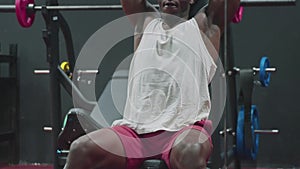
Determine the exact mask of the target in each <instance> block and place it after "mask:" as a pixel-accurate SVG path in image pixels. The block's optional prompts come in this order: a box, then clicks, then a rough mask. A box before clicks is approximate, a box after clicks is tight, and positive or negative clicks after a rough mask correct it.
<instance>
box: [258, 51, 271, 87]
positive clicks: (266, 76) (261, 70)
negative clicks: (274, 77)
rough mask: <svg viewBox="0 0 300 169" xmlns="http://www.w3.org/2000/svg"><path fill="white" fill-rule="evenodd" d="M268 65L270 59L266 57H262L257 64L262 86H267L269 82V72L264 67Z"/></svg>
mask: <svg viewBox="0 0 300 169" xmlns="http://www.w3.org/2000/svg"><path fill="white" fill-rule="evenodd" d="M269 67H270V61H269V59H268V58H267V57H265V56H264V57H262V58H261V60H260V65H259V80H260V82H261V84H262V86H263V87H268V86H269V83H270V78H271V73H270V72H267V71H266V69H267V68H269Z"/></svg>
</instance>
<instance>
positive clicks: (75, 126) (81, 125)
mask: <svg viewBox="0 0 300 169" xmlns="http://www.w3.org/2000/svg"><path fill="white" fill-rule="evenodd" d="M100 128H102V126H100V125H99V124H98V123H97V122H95V120H94V119H92V118H91V116H89V114H88V113H87V111H85V110H83V109H78V108H74V109H71V110H70V111H69V112H68V114H67V115H66V118H65V120H64V125H63V129H62V131H61V133H60V134H59V136H58V146H57V155H58V158H59V164H60V165H61V166H63V165H64V164H65V163H66V158H67V155H68V153H69V149H70V146H71V143H72V142H73V141H74V140H76V139H77V138H79V137H80V136H83V135H85V134H86V133H90V132H92V131H95V130H97V129H100ZM140 169H168V167H167V165H166V164H165V162H164V161H163V160H154V159H153V160H146V161H145V162H144V163H143V164H142V166H141V167H140Z"/></svg>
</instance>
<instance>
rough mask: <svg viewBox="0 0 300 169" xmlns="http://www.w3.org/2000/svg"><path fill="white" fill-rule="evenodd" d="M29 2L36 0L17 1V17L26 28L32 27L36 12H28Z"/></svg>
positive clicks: (32, 2)
mask: <svg viewBox="0 0 300 169" xmlns="http://www.w3.org/2000/svg"><path fill="white" fill-rule="evenodd" d="M29 4H34V0H16V1H15V6H16V15H17V19H18V21H19V24H20V25H21V26H22V27H24V28H28V27H30V26H31V25H32V24H33V22H34V18H35V13H31V14H28V12H27V7H28V5H29Z"/></svg>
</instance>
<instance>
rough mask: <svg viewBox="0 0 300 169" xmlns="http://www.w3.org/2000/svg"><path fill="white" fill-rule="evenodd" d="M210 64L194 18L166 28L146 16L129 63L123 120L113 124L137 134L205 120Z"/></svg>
mask: <svg viewBox="0 0 300 169" xmlns="http://www.w3.org/2000/svg"><path fill="white" fill-rule="evenodd" d="M216 67H217V66H216V65H215V63H214V61H213V59H212V57H211V56H210V54H209V52H208V50H207V48H206V46H205V44H204V41H203V39H202V35H201V33H200V30H199V27H198V24H197V22H196V20H195V19H194V18H192V19H190V20H188V21H186V22H182V23H180V24H178V25H177V26H175V27H173V28H172V29H168V30H165V29H164V28H163V22H162V19H160V18H158V19H154V20H152V21H151V22H150V23H149V24H148V25H147V27H146V28H145V30H144V33H143V37H142V39H141V42H140V44H139V46H138V48H137V50H136V51H135V53H134V56H133V59H132V61H131V65H130V69H129V76H128V91H127V100H126V105H125V108H124V115H123V119H121V120H116V121H114V123H113V126H116V125H126V126H128V127H130V128H132V129H134V130H135V131H136V132H137V133H138V134H143V133H150V132H155V131H158V130H166V131H178V130H180V129H182V128H183V127H185V126H188V125H191V124H194V123H195V122H196V121H199V120H203V119H206V118H207V117H208V115H209V113H210V109H211V102H210V95H209V89H208V85H209V83H210V81H211V80H212V78H213V76H214V74H215V71H216Z"/></svg>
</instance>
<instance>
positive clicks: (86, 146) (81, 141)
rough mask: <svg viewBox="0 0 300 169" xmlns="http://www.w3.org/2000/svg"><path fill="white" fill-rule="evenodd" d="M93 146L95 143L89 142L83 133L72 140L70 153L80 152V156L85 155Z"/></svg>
mask: <svg viewBox="0 0 300 169" xmlns="http://www.w3.org/2000/svg"><path fill="white" fill-rule="evenodd" d="M94 148H95V144H94V143H91V140H90V138H89V137H88V136H86V135H84V136H82V137H79V138H78V139H76V140H74V141H73V142H72V144H71V147H70V154H80V156H86V155H88V154H89V153H90V151H91V150H93V149H94Z"/></svg>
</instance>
